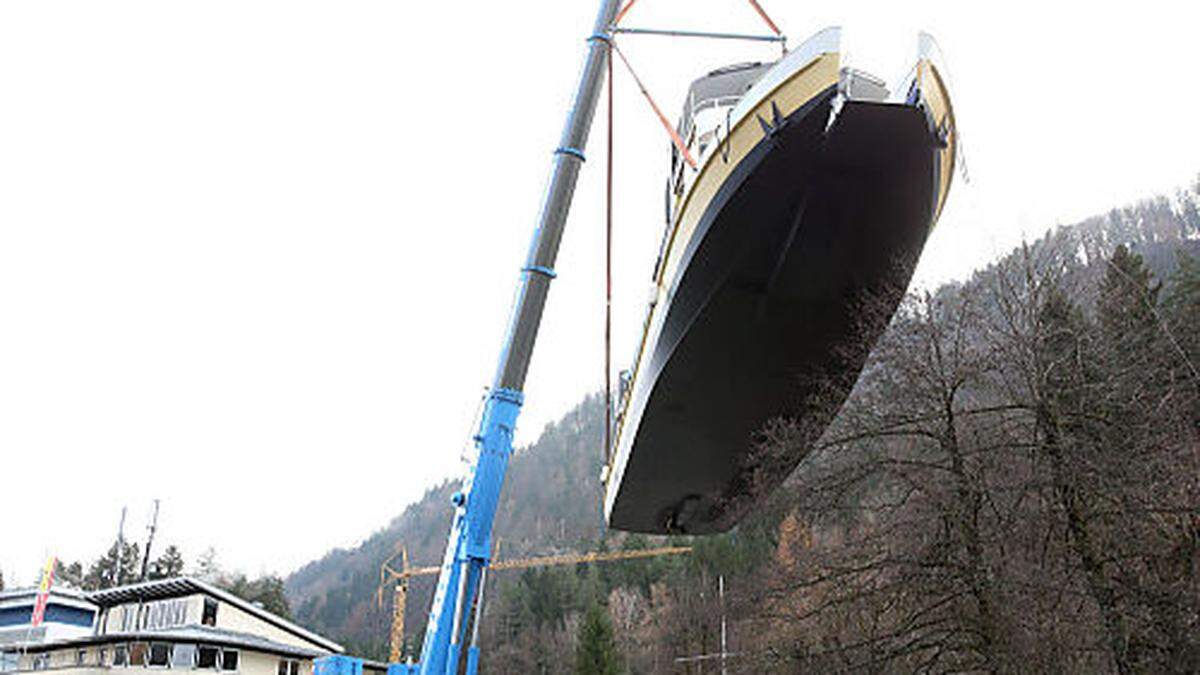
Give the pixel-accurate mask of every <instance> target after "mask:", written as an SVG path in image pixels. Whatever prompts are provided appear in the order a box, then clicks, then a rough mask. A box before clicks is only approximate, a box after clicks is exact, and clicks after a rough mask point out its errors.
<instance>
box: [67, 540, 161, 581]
mask: <svg viewBox="0 0 1200 675" xmlns="http://www.w3.org/2000/svg"><path fill="white" fill-rule="evenodd" d="M118 557H119V559H120V561H119V563H118ZM141 564H142V557H141V553H140V550H139V547H138V545H137V544H136V543H129V542H122V545H121V552H120V556H118V554H117V542H113V545H112V546H111V547H110V548H109V549H108V552H106V553H105V554H104V555H102V556H100V557H99V558H97V559H96V560H95V561H94V562H93V563H92V564H91V565H90V566H89V567H88V568H87V572H86V573H83V574H80V573H81V572H83V565H82V564H81V563H72V564H70V565H65V566H64V567H63V568H61V569H63V571H64V572H65V577H64V578H67V579H71V580H72V581H73V583H76V584H77V585H78V586H80V587H81V588H83V589H84V590H97V589H101V588H111V587H113V586H119V585H122V584H131V583H134V582H136V581H137V580H138V577H139V575H140V574H141Z"/></svg>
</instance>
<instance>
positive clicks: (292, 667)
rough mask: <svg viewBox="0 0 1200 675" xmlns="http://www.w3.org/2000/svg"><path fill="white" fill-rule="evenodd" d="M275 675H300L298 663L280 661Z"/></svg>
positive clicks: (286, 660) (292, 660)
mask: <svg viewBox="0 0 1200 675" xmlns="http://www.w3.org/2000/svg"><path fill="white" fill-rule="evenodd" d="M277 675H300V662H299V661H297V660H295V659H280V660H279V669H278V674H277Z"/></svg>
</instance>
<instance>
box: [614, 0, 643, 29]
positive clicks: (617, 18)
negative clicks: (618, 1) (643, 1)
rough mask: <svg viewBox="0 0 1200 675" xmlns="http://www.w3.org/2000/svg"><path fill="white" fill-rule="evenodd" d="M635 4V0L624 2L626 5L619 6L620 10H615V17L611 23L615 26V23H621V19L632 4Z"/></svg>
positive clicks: (631, 7)
mask: <svg viewBox="0 0 1200 675" xmlns="http://www.w3.org/2000/svg"><path fill="white" fill-rule="evenodd" d="M636 4H637V0H629V2H628V3H626V5H625V6H624V7H622V8H621V11H619V12H617V17H616V18H615V19H613V22H612V25H614V26H615V25H617V24H619V23H621V19H624V18H625V14H626V13H627V12H628V11H629V10H631V9H633V6H634V5H636Z"/></svg>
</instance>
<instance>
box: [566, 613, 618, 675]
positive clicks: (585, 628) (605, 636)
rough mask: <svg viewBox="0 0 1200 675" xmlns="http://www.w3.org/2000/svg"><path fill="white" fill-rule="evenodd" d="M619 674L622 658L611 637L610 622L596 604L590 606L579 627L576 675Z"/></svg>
mask: <svg viewBox="0 0 1200 675" xmlns="http://www.w3.org/2000/svg"><path fill="white" fill-rule="evenodd" d="M619 672H621V656H620V654H619V653H618V652H617V643H616V640H615V639H614V637H613V626H612V621H610V620H609V618H608V612H606V611H604V608H603V607H601V606H600V604H599V603H592V604H591V605H589V606H588V608H587V611H586V612H584V615H583V621H582V622H581V623H580V624H579V637H578V644H577V646H576V647H575V673H576V674H577V675H616V674H617V673H619Z"/></svg>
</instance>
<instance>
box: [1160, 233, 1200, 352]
mask: <svg viewBox="0 0 1200 675" xmlns="http://www.w3.org/2000/svg"><path fill="white" fill-rule="evenodd" d="M1163 305H1164V308H1165V309H1166V312H1167V317H1168V320H1169V321H1170V323H1171V328H1172V331H1173V333H1174V335H1175V338H1176V340H1177V341H1178V342H1179V346H1180V348H1181V349H1183V351H1184V352H1185V353H1186V354H1187V357H1188V359H1189V360H1190V361H1191V363H1192V365H1193V366H1196V365H1197V364H1200V260H1198V259H1197V258H1196V257H1195V256H1193V255H1188V254H1187V253H1186V252H1184V251H1183V250H1182V249H1181V250H1179V252H1178V253H1177V265H1176V267H1175V272H1174V273H1173V274H1172V275H1171V279H1170V285H1169V286H1168V287H1167V294H1166V297H1165V298H1164V299H1163Z"/></svg>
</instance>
